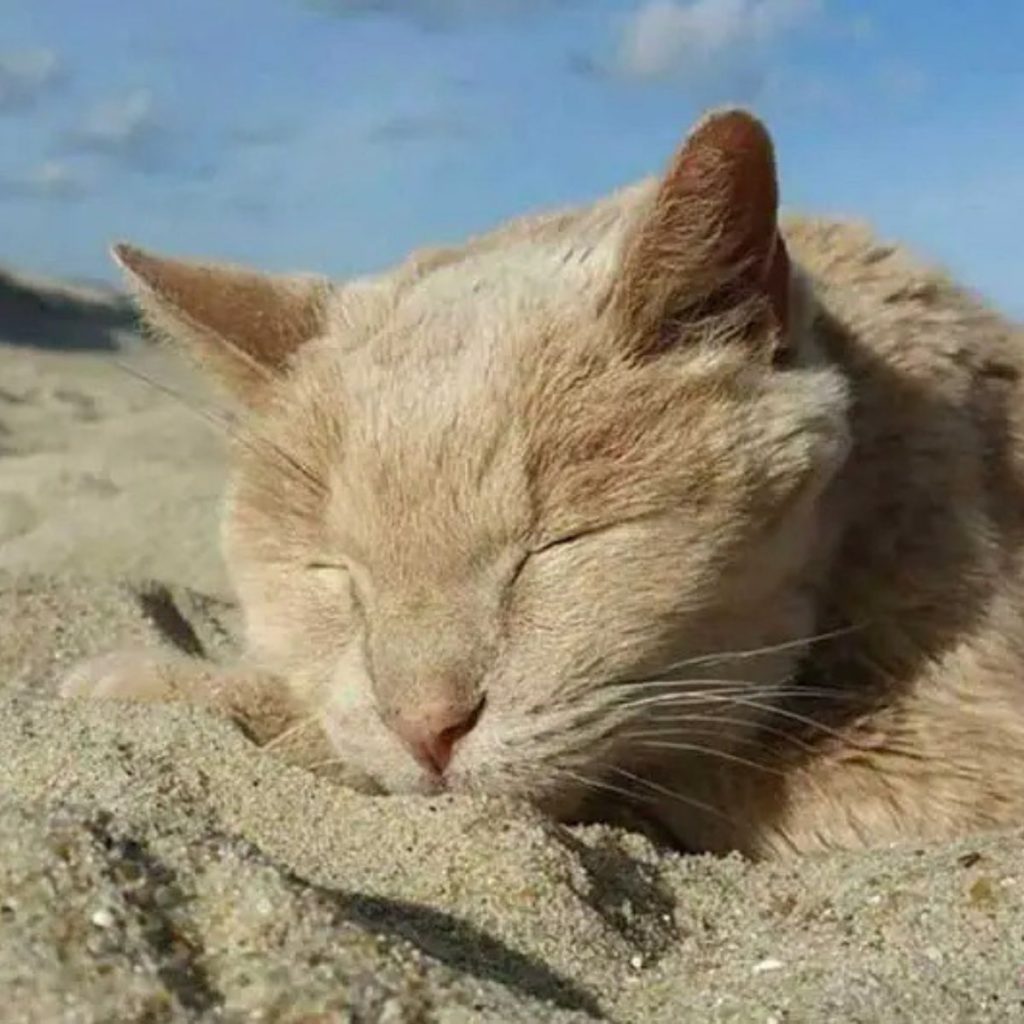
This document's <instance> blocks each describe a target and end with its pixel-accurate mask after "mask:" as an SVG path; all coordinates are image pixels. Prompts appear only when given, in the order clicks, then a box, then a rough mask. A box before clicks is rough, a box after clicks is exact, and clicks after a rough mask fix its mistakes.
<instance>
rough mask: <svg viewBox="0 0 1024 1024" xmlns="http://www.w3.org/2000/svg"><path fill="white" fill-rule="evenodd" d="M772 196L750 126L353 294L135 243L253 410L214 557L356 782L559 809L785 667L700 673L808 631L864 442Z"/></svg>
mask: <svg viewBox="0 0 1024 1024" xmlns="http://www.w3.org/2000/svg"><path fill="white" fill-rule="evenodd" d="M766 176H767V177H768V178H770V181H768V180H766ZM734 179H736V180H734ZM715 202H717V203H718V204H719V207H720V208H718V209H716V208H714V205H713V204H714V203H715ZM687 203H689V205H687ZM774 204H775V196H774V170H773V164H772V161H771V152H770V147H769V146H768V143H767V138H766V136H763V134H762V130H761V129H760V126H759V125H757V122H754V121H753V119H750V118H749V116H748V115H743V114H739V113H733V114H725V115H719V117H718V118H717V119H714V118H713V119H711V120H709V121H706V122H704V124H703V125H702V126H701V127H699V128H698V129H697V131H696V132H695V133H694V134H693V135H691V137H690V139H689V140H688V141H687V143H686V145H685V146H684V147H683V149H682V151H681V153H680V154H679V155H677V158H676V160H675V161H674V163H673V165H672V167H671V168H670V171H669V173H668V174H667V175H666V178H665V179H664V180H663V181H662V182H661V183H660V184H652V185H649V186H642V187H639V188H636V189H633V190H629V191H627V192H624V193H622V194H620V195H618V196H615V197H612V199H611V200H609V201H607V202H606V203H603V204H598V205H597V206H595V207H593V208H591V209H590V210H587V211H582V212H580V213H578V214H574V215H561V216H554V217H550V218H543V219H538V220H533V221H526V222H520V223H519V224H514V225H512V226H510V227H508V228H506V229H504V230H503V231H500V232H497V233H495V234H494V235H492V236H488V237H485V238H484V239H482V240H479V241H477V242H476V243H473V244H471V245H470V246H468V247H466V248H465V249H462V250H456V251H451V252H441V253H436V254H432V255H430V256H428V257H421V258H420V259H418V260H413V261H412V262H410V263H408V264H406V265H405V266H403V267H401V268H399V269H398V270H397V271H395V272H394V273H392V274H390V275H386V276H384V277H381V278H376V279H369V280H363V281H356V282H351V283H350V284H348V285H346V286H343V287H329V286H327V285H324V284H321V283H319V282H316V281H309V280H306V281H293V282H289V283H287V285H282V284H281V283H280V282H270V281H269V279H266V278H261V277H258V276H256V275H248V274H244V273H243V272H238V271H227V270H223V269H212V268H196V267H194V266H191V265H184V264H176V263H171V262H169V261H157V260H154V259H153V258H152V257H148V256H145V255H144V254H140V253H138V252H137V251H136V250H124V251H122V260H123V261H124V262H125V263H126V264H128V266H129V268H130V269H131V270H132V272H133V273H134V274H135V275H136V277H137V279H140V280H141V281H142V282H143V285H144V299H145V300H146V301H147V302H148V308H149V312H150V318H151V320H152V321H153V322H155V323H156V324H157V325H158V326H162V327H163V328H164V329H165V330H170V331H171V332H172V333H175V334H177V335H179V336H180V335H181V334H182V333H183V326H184V327H187V328H188V331H189V332H190V334H189V338H190V340H191V341H192V342H193V344H194V345H195V346H196V348H197V349H198V350H199V351H200V352H201V354H203V355H204V357H205V358H206V359H208V360H210V361H212V362H214V363H215V364H216V369H217V370H218V373H219V375H220V376H221V377H222V378H223V379H225V380H227V381H228V382H229V384H230V385H231V386H232V387H233V388H234V390H235V391H236V392H237V393H238V394H240V395H241V397H242V399H243V402H244V403H245V405H246V406H247V407H248V410H249V412H248V416H247V421H246V422H247V424H248V425H247V426H246V427H245V430H244V433H243V437H242V442H241V443H239V444H238V445H237V446H236V447H237V451H236V469H235V475H234V480H233V483H232V488H231V498H230V501H229V511H228V515H227V516H226V519H225V538H224V539H225V552H226V555H227V558H228V561H229V565H230V567H231V570H232V574H233V577H234V579H235V582H236V585H237V588H238V591H239V595H240V598H241V600H242V602H243V605H244V607H245V611H246V616H247V622H248V635H249V642H250V646H251V647H252V649H253V652H254V654H255V655H256V656H257V657H259V658H263V659H264V660H266V661H267V662H269V663H270V664H271V665H272V666H273V667H274V668H276V669H277V670H278V671H281V672H282V673H283V674H285V675H286V676H287V677H288V678H289V680H290V681H291V683H292V685H293V686H294V687H295V688H296V689H297V690H298V691H299V692H300V693H301V694H302V695H303V697H304V699H305V700H306V701H307V702H308V703H309V705H310V706H311V707H312V708H314V709H315V710H316V712H317V713H318V715H319V717H320V719H321V721H322V723H323V725H324V728H325V729H326V731H327V733H328V735H329V736H330V738H331V740H332V742H333V744H334V746H335V747H336V749H337V751H338V754H339V757H340V758H341V759H343V760H344V761H345V763H346V764H347V765H349V766H350V767H351V768H354V769H355V770H356V771H357V772H359V773H361V774H362V775H363V776H364V777H365V778H366V779H367V780H368V781H370V782H372V783H373V784H375V785H377V786H378V787H380V788H382V789H385V790H388V791H409V790H412V791H431V790H434V789H437V788H439V787H442V786H443V787H448V788H451V789H455V790H482V791H501V792H516V793H520V794H522V795H525V796H529V797H532V798H534V799H537V800H539V801H541V802H545V801H555V802H557V801H558V800H560V799H561V798H562V797H564V796H565V795H566V794H568V793H572V792H575V791H579V790H581V789H586V788H587V787H588V786H594V785H601V784H606V785H607V784H613V783H614V782H615V778H616V773H620V774H621V773H622V772H626V773H632V772H633V771H634V770H636V769H642V766H643V764H644V762H645V761H646V760H648V759H649V758H650V756H652V755H651V751H653V750H657V749H658V746H657V744H658V739H657V737H666V736H667V737H669V738H672V737H674V738H675V739H677V740H678V739H680V738H684V739H685V736H686V734H687V733H686V729H687V728H688V726H687V723H686V721H684V719H686V720H688V721H689V727H690V728H692V727H693V722H694V720H695V716H696V715H697V712H698V711H704V712H706V711H707V708H708V707H709V706H710V707H712V708H713V707H714V703H713V702H714V693H715V689H714V688H715V687H716V686H720V685H721V684H722V682H723V681H726V680H729V679H731V678H742V679H745V680H754V681H756V682H759V683H760V684H762V685H763V686H765V687H770V686H771V685H773V684H775V683H777V682H779V681H781V680H782V679H783V678H784V677H785V674H786V672H787V671H788V668H789V666H790V662H791V656H790V655H789V654H786V653H784V652H773V653H766V654H765V655H763V656H761V657H757V658H753V659H746V660H744V661H741V662H736V661H733V662H731V663H730V664H716V665H715V666H714V669H713V670H712V671H709V668H708V666H707V662H706V660H702V659H704V658H705V656H708V655H714V654H716V653H718V652H721V651H733V652H734V651H737V650H740V649H744V648H751V647H758V646H760V645H764V644H770V643H773V642H776V643H777V642H779V641H785V640H788V639H793V638H795V637H798V636H802V635H804V634H805V633H806V632H807V631H808V626H809V623H808V622H807V621H805V616H806V608H805V606H804V605H803V603H802V601H801V598H800V584H801V574H802V572H803V570H804V567H805V565H806V563H807V561H808V559H809V558H810V557H811V556H812V554H813V552H814V549H815V545H816V543H817V539H818V533H817V525H818V524H817V509H818V498H819V496H820V494H821V492H822V489H823V488H824V486H825V484H826V483H827V481H828V480H829V479H830V477H831V475H832V474H833V472H834V471H835V468H836V467H837V465H838V464H839V463H840V461H841V459H842V457H843V454H844V452H845V447H846V426H845V395H844V392H843V389H842V385H841V384H840V382H839V380H838V378H837V377H836V376H835V375H834V374H833V373H832V371H831V370H829V369H828V368H827V367H824V366H821V365H818V364H817V363H816V361H815V359H814V358H813V354H812V353H811V352H810V351H809V349H808V348H807V345H806V344H805V341H806V339H805V338H804V337H803V335H802V328H801V326H800V323H799V313H798V311H796V310H795V309H794V293H793V291H792V289H791V286H790V280H789V268H788V261H786V260H785V249H784V246H783V245H782V243H781V240H780V239H779V238H778V235H777V232H776V229H775V219H774V218H775V211H774ZM762 207H764V209H762ZM740 214H742V216H741V215H740ZM730 218H731V219H730ZM733 221H735V225H736V226H735V229H734V230H726V228H729V225H730V224H732V223H733ZM723 225H725V227H723ZM780 268H781V269H780ZM211 275H212V277H211ZM225 275H230V276H225ZM282 287H283V288H284V289H285V291H284V292H283V293H282V292H281V291H280V289H281V288H282ZM282 295H283V299H284V301H282V298H281V296H282ZM183 313H187V314H188V316H187V317H186V316H183V315H182V314H183ZM186 321H187V322H186ZM197 323H198V324H199V325H200V327H201V328H202V329H201V330H199V331H197V330H196V324H197ZM210 336H213V337H214V339H215V340H214V342H213V344H212V346H211V344H210V341H209V338H210ZM254 337H255V338H258V339H262V340H261V341H260V342H259V345H258V346H257V347H255V348H254V346H253V344H252V339H253V338H254ZM268 338H274V339H275V340H274V343H273V344H269V343H268V340H267V339H268ZM211 353H212V354H211ZM780 356H782V357H784V358H779V357H780ZM218 360H219V362H218ZM782 364H785V365H782ZM709 675H710V676H714V679H713V680H709V679H707V677H708V676H709ZM698 680H703V681H701V682H698ZM698 698H699V699H698ZM704 717H707V715H706V714H705V715H704ZM717 717H718V719H719V721H718V724H717V725H716V726H715V728H716V729H718V730H719V732H720V742H721V743H723V744H728V742H729V736H730V734H731V733H732V732H734V731H736V730H741V729H742V728H744V727H745V722H746V716H745V712H744V711H743V709H740V710H739V711H737V710H736V709H735V708H733V713H732V715H730V716H728V717H727V719H726V720H724V721H723V720H721V719H722V716H720V715H719V716H717ZM703 731H704V732H706V731H707V730H706V729H705V730H703ZM652 737H654V739H652Z"/></svg>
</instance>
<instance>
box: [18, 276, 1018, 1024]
mask: <svg viewBox="0 0 1024 1024" xmlns="http://www.w3.org/2000/svg"><path fill="white" fill-rule="evenodd" d="M0 338H5V339H7V341H6V342H4V343H0V1007H2V1009H0V1020H2V1021H4V1024H7V1022H10V1024H15V1022H33V1024H35V1022H40V1024H43V1022H45V1024H50V1022H64V1021H67V1022H76V1024H77V1022H92V1021H96V1022H100V1021H103V1022H109V1021H119V1022H120V1021H146V1022H161V1021H178V1020H183V1021H185V1020H198V1021H231V1022H234V1021H238V1022H242V1021H292V1022H300V1021H301V1022H305V1024H313V1022H317V1024H327V1022H333V1021H367V1022H369V1021H381V1022H395V1024H396V1022H406V1021H408V1022H420V1021H424V1022H426V1021H439V1022H451V1024H455V1022H471V1021H494V1022H505V1021H507V1022H519V1021H523V1022H527V1021H529V1022H534V1021H536V1022H546V1021H552V1022H554V1021H566V1022H569V1021H586V1020H609V1021H620V1022H666V1024H668V1022H672V1024H676V1022H689V1021H693V1022H711V1021H736V1022H760V1024H768V1022H771V1021H775V1022H779V1024H781V1022H798V1021H807V1022H820V1021H863V1022H869V1021H871V1022H874V1021H922V1020H929V1021H936V1022H938V1021H1002V1020H1012V1019H1016V1018H1017V1016H1018V1015H1019V1016H1020V1017H1021V1018H1024V858H1022V857H1021V850H1022V846H1024V832H1017V833H1012V832H1011V833H1006V834H1002V835H987V836H976V837H972V838H971V839H970V840H966V841H963V842H959V843H955V844H948V845H940V846H925V847H920V848H903V849H894V850H883V851H876V852H872V853H869V854H855V855H851V854H844V855H836V856H829V857H814V858H807V859H804V860H800V861H792V862H787V863H784V864H764V865H752V864H748V863H746V862H744V861H742V860H741V859H739V858H736V857H729V858H711V857H684V856H679V855H675V854H671V853H665V852H663V851H658V850H655V849H654V848H652V847H651V846H650V844H649V843H648V842H647V841H646V840H644V839H641V838H639V837H636V836H632V835H630V834H627V833H624V832H617V831H614V830H610V829H603V828H596V827H591V828H578V829H567V828H564V827H561V826H556V825H554V824H552V823H550V822H547V821H544V820H542V819H540V818H539V817H537V816H536V815H534V814H533V813H532V812H531V811H529V810H528V809H526V808H523V807H520V806H516V805H514V804H506V803H503V802H500V801H473V800H468V799H452V798H445V799H439V800H430V801H428V800H424V799H407V798H374V797H368V796H362V795H358V794H354V793H350V792H348V791H346V790H344V789H342V788H341V787H339V786H337V785H335V784H333V783H332V782H330V781H329V780H326V779H324V778H321V777H319V776H316V775H313V774H311V773H310V772H307V771H305V770H303V769H301V768H297V767H294V766H289V765H287V764H284V763H283V762H282V761H280V760H278V759H276V758H275V757H274V756H272V755H271V754H268V753H267V752H264V751H260V750H259V749H258V748H256V747H255V746H254V745H253V744H252V743H250V742H249V741H248V740H247V739H246V738H245V737H244V736H243V735H242V734H241V733H240V732H239V731H238V730H237V729H236V728H234V727H233V726H231V725H230V724H228V723H226V722H223V721H221V720H218V719H216V718H214V717H213V716H211V715H208V714H206V713H203V712H199V711H196V710H192V709H187V708H181V707H176V708H172V707H150V706H141V705H130V704H116V703H103V704H93V703H89V702H75V701H72V702H62V701H59V700H57V699H56V698H55V697H54V692H55V682H56V679H57V678H58V677H59V674H60V672H61V671H62V669H63V668H64V667H65V666H66V665H68V664H69V663H70V662H72V661H73V660H74V659H76V658H78V657H80V656H82V655H85V654H89V653H93V652H101V651H105V650H109V649H111V648H115V647H118V646H124V645H126V644H128V645H136V644H139V643H145V644H168V643H172V642H174V639H175V638H177V639H178V640H179V641H181V639H182V638H183V637H188V638H189V643H198V644H199V645H201V646H202V647H203V648H204V649H206V650H208V651H209V652H210V653H211V654H215V655H218V656H220V655H226V654H228V653H229V652H230V650H231V648H232V645H233V636H234V632H235V630H236V628H237V617H236V610H235V608H234V606H233V605H232V603H231V595H230V593H229V591H228V589H227V586H226V582H225V579H224V574H223V569H222V566H221V565H220V563H219V560H218V557H217V553H216V536H215V531H216V520H217V502H218V496H219V492H220V488H221V484H222V481H223V453H222V446H221V444H220V439H219V436H218V433H217V431H216V430H215V429H213V428H211V426H210V425H209V424H208V423H207V422H206V421H205V420H204V419H203V418H202V417H201V416H200V415H198V414H196V413H195V412H194V411H192V410H190V409H189V408H187V407H186V406H185V405H183V404H182V403H181V402H180V401H178V400H176V399H174V398H172V397H171V396H169V395H167V394H165V393H163V392H160V391H156V390H154V389H153V388H152V387H150V386H148V385H146V384H144V383H142V382H140V381H139V380H138V379H137V378H136V377H134V376H131V375H129V373H127V372H125V371H124V370H122V369H120V368H119V367H118V365H117V363H118V362H119V361H124V362H126V363H128V364H129V365H130V366H132V367H134V368H135V369H136V371H138V372H142V373H143V374H146V375H148V376H152V377H154V378H156V379H159V380H160V381H161V382H164V383H167V384H169V386H171V387H173V388H179V389H181V390H182V391H183V392H184V393H185V394H186V395H188V396H191V397H193V398H197V397H199V396H201V395H202V391H201V389H200V388H199V385H198V384H197V383H196V382H195V381H194V380H193V379H192V377H191V376H190V374H189V373H188V372H187V371H186V370H185V369H184V368H183V367H182V366H181V364H180V363H178V362H177V361H175V360H173V359H170V358H168V357H167V355H166V354H165V353H161V352H159V351H157V350H155V349H153V348H152V347H150V346H148V345H146V344H145V343H142V342H140V341H139V340H138V339H136V338H135V337H134V336H133V335H132V333H131V331H130V322H129V321H128V320H127V319H126V317H125V310H124V306H123V301H122V300H121V299H120V298H119V297H117V296H112V295H107V294H104V293H101V292H90V291H87V290H83V289H78V290H71V289H64V288H61V287H59V286H57V285H49V284H45V283H39V282H26V281H15V280H14V279H12V278H10V277H5V276H3V275H0Z"/></svg>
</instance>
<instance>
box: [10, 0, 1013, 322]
mask: <svg viewBox="0 0 1024 1024" xmlns="http://www.w3.org/2000/svg"><path fill="white" fill-rule="evenodd" d="M1022 44H1024V3H1021V2H1020V0H988V2H986V3H984V4H969V3H965V2H963V0H900V2H899V3H895V2H892V0H866V2H860V3H856V2H853V0H845V2H843V0H696V2H694V0H175V2H173V3H139V2H137V0H95V2H92V3H85V2H83V0H3V4H2V10H0V261H2V262H6V263H10V264H14V265H17V266H21V267H23V268H25V269H29V270H33V271H38V272H43V273H56V274H67V275H73V276H78V277H91V278H105V279H111V280H112V279H113V278H114V273H113V271H112V269H111V267H110V265H109V263H108V260H107V256H106V246H107V244H108V242H109V241H110V240H111V239H115V238H129V239H131V240H133V241H137V242H139V243H141V244H144V245H147V246H151V247H154V248H158V249H163V250H166V251H168V252H173V253H177V254H181V255H203V256H210V257H215V258H221V259H230V260H235V261H241V262H247V263H253V264H257V265H260V266H263V267H265V268H267V269H276V270H294V269H310V270H319V271H325V272H328V273H332V274H334V275H338V276H341V275H344V274H349V273H354V272H359V271H365V270H373V269H377V268H380V267H383V266H385V265H387V264H388V263H389V262H391V261H393V260H396V259H398V258H399V257H400V256H401V255H402V254H403V253H404V252H405V251H407V250H408V249H409V248H411V247H413V246H416V245H423V244H431V243H437V242H444V241H451V240H455V239H458V238H459V237H462V236H463V235H465V234H466V233H468V232H473V231H479V230H482V229H485V228H487V227H488V226H490V225H492V224H494V223H496V222H498V221H500V220H501V219H503V218H505V217H507V216H509V215H512V214H515V213H518V212H523V211H525V210H528V209H533V208H537V207H544V206H551V205H559V204H563V203H567V202H575V201H580V200H585V199H588V198H591V197H594V196H597V195H600V194H602V193H603V192H606V191H607V190H609V189H611V188H613V187H615V186H618V185H621V184H624V183H625V182H628V181H630V180H632V179H635V178H637V177H640V176H642V175H644V174H647V173H650V172H652V171H656V170H658V169H659V168H660V167H662V166H663V165H664V162H665V160H666V158H667V157H668V155H669V154H670V152H671V151H672V149H673V148H674V147H675V146H676V144H677V143H678V141H679V140H680V139H681V137H682V136H683V135H684V134H685V132H686V131H687V129H688V127H689V125H690V124H691V122H692V121H693V120H694V118H695V117H696V116H698V115H699V113H700V111H701V110H702V109H703V108H704V107H706V106H708V105H714V104H719V103H723V102H740V103H743V104H746V105H749V106H751V107H753V108H754V109H755V110H756V111H758V112H759V113H760V114H761V115H762V116H763V117H764V118H765V120H766V121H767V122H768V124H769V126H770V128H771V130H772V132H773V134H774V136H775V139H776V146H777V149H778V154H779V161H780V166H781V173H782V189H783V200H784V202H785V203H786V204H787V205H788V206H790V207H793V208H802V209H807V210H813V211H819V212H838V213H843V214H852V215H856V216H859V217H863V218H866V219H868V220H870V221H872V222H873V223H874V224H875V225H876V226H877V227H878V228H879V229H880V230H881V231H882V232H883V233H884V234H886V235H889V236H892V237H895V238H899V239H903V240H906V241H908V242H910V243H911V244H912V245H913V246H914V247H915V248H917V249H918V250H919V251H921V252H923V253H925V254H927V255H928V256H930V257H931V258H933V259H935V260H937V261H938V262H941V263H943V264H945V265H946V266H948V267H949V268H950V269H952V270H953V271H954V272H956V273H957V274H958V275H959V276H960V277H961V278H963V279H964V280H966V281H967V282H968V283H969V284H971V285H973V286H974V287H976V288H978V289H980V290H981V291H982V292H984V293H986V294H987V295H989V296H991V297H993V298H994V299H996V300H997V301H998V302H999V303H1000V304H1001V305H1002V306H1003V307H1004V308H1005V309H1007V310H1009V311H1011V312H1013V313H1015V314H1017V315H1024V289H1021V288H1020V287H1019V284H1018V282H1019V280H1020V277H1021V267H1022V263H1024V259H1022V257H1021V251H1022V249H1024V246H1022V243H1021V239H1024V131H1022V126H1024V59H1022V58H1021V56H1020V55H1021V50H1022Z"/></svg>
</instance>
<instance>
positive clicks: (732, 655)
mask: <svg viewBox="0 0 1024 1024" xmlns="http://www.w3.org/2000/svg"><path fill="white" fill-rule="evenodd" d="M865 625H866V623H861V624H859V625H856V624H855V625H849V626H840V627H837V628H836V629H830V630H825V631H824V632H821V633H812V634H811V635H810V636H806V637H800V638H798V639H794V640H783V641H781V642H779V643H774V644H765V645H764V646H761V647H748V648H745V649H741V650H738V651H719V652H716V653H714V654H698V655H694V656H693V657H689V658H682V659H680V660H679V661H675V662H671V663H670V664H668V665H666V666H665V667H664V669H663V670H662V674H663V673H665V672H674V671H675V670H676V669H680V668H694V667H696V666H699V665H717V664H719V663H721V662H723V661H744V660H748V659H750V658H756V657H759V656H761V655H764V654H778V653H781V652H783V651H790V650H793V649H794V648H799V647H807V646H810V645H812V644H817V643H822V642H824V641H825V640H834V639H835V638H836V637H840V636H846V635H848V634H850V633H854V632H856V631H857V630H859V629H863V628H864V627H865ZM651 678H657V677H656V676H655V677H651Z"/></svg>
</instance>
